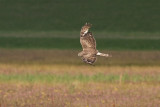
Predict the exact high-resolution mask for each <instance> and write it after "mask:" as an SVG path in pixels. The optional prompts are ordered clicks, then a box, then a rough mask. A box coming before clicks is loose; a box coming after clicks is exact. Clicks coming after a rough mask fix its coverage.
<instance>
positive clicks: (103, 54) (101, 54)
mask: <svg viewBox="0 0 160 107" xmlns="http://www.w3.org/2000/svg"><path fill="white" fill-rule="evenodd" d="M97 55H99V56H104V57H112V56H111V55H109V54H105V53H101V52H98V53H97Z"/></svg>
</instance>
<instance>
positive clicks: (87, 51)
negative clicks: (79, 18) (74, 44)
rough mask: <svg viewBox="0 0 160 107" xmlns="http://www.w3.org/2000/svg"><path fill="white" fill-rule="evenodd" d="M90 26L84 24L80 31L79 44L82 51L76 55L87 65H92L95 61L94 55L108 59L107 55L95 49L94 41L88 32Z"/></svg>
mask: <svg viewBox="0 0 160 107" xmlns="http://www.w3.org/2000/svg"><path fill="white" fill-rule="evenodd" d="M91 26H92V25H91V24H89V23H86V24H85V25H84V26H83V27H82V28H81V31H80V43H81V45H82V48H83V51H81V52H80V53H78V56H80V57H81V59H82V61H83V62H85V63H88V64H93V63H94V62H95V61H96V59H97V58H96V55H99V56H105V57H108V56H109V55H108V54H104V53H100V52H98V50H97V49H96V40H95V38H94V37H93V35H92V33H91V32H88V31H89V29H90V27H91Z"/></svg>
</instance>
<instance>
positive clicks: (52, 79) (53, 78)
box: [0, 73, 160, 83]
mask: <svg viewBox="0 0 160 107" xmlns="http://www.w3.org/2000/svg"><path fill="white" fill-rule="evenodd" d="M74 81H79V82H82V83H86V82H104V83H105V82H106V83H107V82H111V83H118V82H120V81H121V82H124V83H125V82H160V76H141V75H128V74H124V75H122V76H120V75H117V74H107V75H106V74H102V73H97V74H94V75H91V76H89V75H83V74H78V75H69V74H63V75H54V74H1V75H0V82H7V83H8V82H24V83H35V82H36V83H72V82H74Z"/></svg>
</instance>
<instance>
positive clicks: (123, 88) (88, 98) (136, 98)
mask: <svg viewBox="0 0 160 107" xmlns="http://www.w3.org/2000/svg"><path fill="white" fill-rule="evenodd" d="M110 53H112V54H113V56H114V57H112V58H111V59H107V60H105V59H103V58H99V60H98V61H97V63H96V64H95V66H90V65H85V64H83V63H82V62H81V61H80V58H78V57H77V51H67V50H63V51H60V50H1V51H0V56H1V57H0V75H1V76H6V77H7V76H9V77H10V78H8V77H7V78H8V79H10V81H5V80H3V79H2V78H1V76H0V106H1V107H158V106H159V104H160V94H159V90H160V66H159V65H158V64H159V63H160V61H159V58H160V52H158V51H157V52H148V51H147V52H145V51H137V52H136V51H129V52H126V51H124V52H122V51H112V52H110ZM63 54H65V55H63ZM48 74H49V75H51V76H62V77H63V76H64V75H66V74H67V75H66V76H73V77H74V76H77V75H83V76H91V77H92V76H94V75H96V76H97V78H99V77H102V79H103V78H105V77H107V76H110V75H113V76H116V75H118V82H117V78H115V81H111V80H106V81H99V80H93V81H90V80H89V81H87V82H86V81H83V80H81V78H80V79H73V80H71V81H70V82H65V80H66V79H63V81H61V82H55V81H54V82H47V81H46V82H41V81H38V82H30V77H29V76H28V78H25V79H26V81H25V82H24V81H23V78H21V79H16V78H14V76H15V75H18V77H21V76H23V75H31V76H32V75H33V78H34V77H38V76H39V75H41V76H40V77H42V78H41V79H42V80H43V79H44V76H46V75H48ZM97 74H101V75H97ZM102 75H104V76H102ZM125 75H128V76H127V77H125V79H126V80H124V76H125ZM12 76H13V77H12ZM139 77H142V80H140V81H139V80H138V79H139ZM146 77H147V78H146ZM52 79H54V78H51V81H52ZM82 79H83V78H82ZM140 79H141V78H140ZM14 80H16V81H14ZM113 80H114V78H113ZM135 80H136V81H135Z"/></svg>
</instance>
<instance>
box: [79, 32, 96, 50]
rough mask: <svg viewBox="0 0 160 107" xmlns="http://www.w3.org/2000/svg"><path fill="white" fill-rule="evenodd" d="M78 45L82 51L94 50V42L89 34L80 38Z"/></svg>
mask: <svg viewBox="0 0 160 107" xmlns="http://www.w3.org/2000/svg"><path fill="white" fill-rule="evenodd" d="M80 43H81V45H82V48H83V50H87V49H88V48H89V49H96V40H95V38H94V37H93V35H92V33H91V32H88V33H86V34H85V35H84V36H81V37H80Z"/></svg>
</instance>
